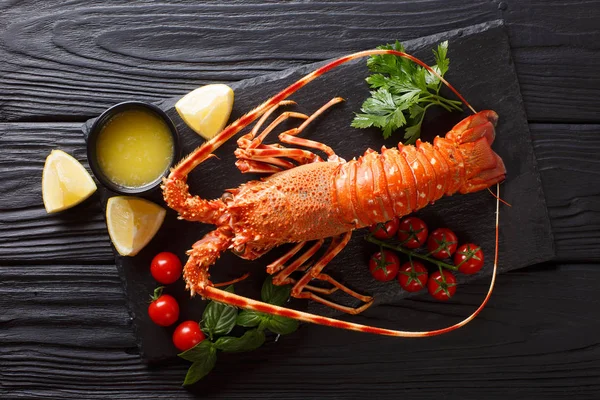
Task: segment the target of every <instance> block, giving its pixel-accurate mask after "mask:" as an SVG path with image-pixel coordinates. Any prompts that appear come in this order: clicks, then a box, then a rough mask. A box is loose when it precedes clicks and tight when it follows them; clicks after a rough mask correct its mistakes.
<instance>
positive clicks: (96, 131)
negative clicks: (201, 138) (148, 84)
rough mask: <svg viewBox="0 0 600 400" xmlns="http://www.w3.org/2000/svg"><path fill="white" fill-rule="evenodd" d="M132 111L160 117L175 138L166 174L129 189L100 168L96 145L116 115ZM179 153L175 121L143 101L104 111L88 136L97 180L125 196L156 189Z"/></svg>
mask: <svg viewBox="0 0 600 400" xmlns="http://www.w3.org/2000/svg"><path fill="white" fill-rule="evenodd" d="M132 109H138V110H144V111H147V112H150V113H152V114H154V115H156V116H157V117H159V118H160V119H161V120H163V121H164V122H165V124H167V127H168V128H169V132H170V133H171V137H172V138H173V159H172V161H171V164H169V166H168V167H167V168H166V169H165V172H164V174H162V175H161V176H159V177H157V178H156V179H155V180H154V181H152V182H149V183H147V184H145V185H143V186H139V187H128V186H123V185H119V184H117V183H115V182H113V181H111V180H110V179H108V177H107V176H106V175H105V174H104V172H103V171H102V168H100V164H99V162H98V158H97V156H96V152H97V150H96V143H97V141H98V137H99V136H100V132H102V129H103V128H104V126H105V125H106V124H107V123H108V122H109V121H110V120H111V119H112V118H113V117H114V116H115V115H117V114H119V113H121V112H124V111H127V110H132ZM179 153H180V145H179V134H178V133H177V128H176V127H175V124H174V123H173V121H171V118H169V116H168V115H167V114H166V113H165V112H164V111H163V110H161V109H160V108H158V107H157V106H155V105H154V104H150V103H144V102H141V101H126V102H123V103H119V104H115V105H114V106H112V107H110V108H109V109H107V110H106V111H104V112H103V113H102V114H101V115H100V116H99V117H98V118H97V119H96V121H94V124H93V125H92V127H91V129H90V133H89V135H88V141H87V157H88V162H89V164H90V168H91V169H92V172H93V173H94V175H95V176H96V178H97V179H98V180H99V181H100V183H102V184H103V185H104V186H106V187H107V188H108V189H110V190H112V191H113V192H116V193H120V194H124V195H132V194H143V193H148V192H150V191H152V190H154V189H156V188H157V187H158V186H159V185H160V183H161V182H162V178H163V177H164V176H165V175H166V174H168V173H169V170H170V169H171V168H172V167H173V165H174V164H175V163H176V162H177V160H178V159H179Z"/></svg>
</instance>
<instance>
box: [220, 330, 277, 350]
mask: <svg viewBox="0 0 600 400" xmlns="http://www.w3.org/2000/svg"><path fill="white" fill-rule="evenodd" d="M264 342H265V334H264V332H262V331H259V330H257V329H251V330H249V331H246V333H244V335H243V336H242V337H239V338H238V337H233V336H223V337H220V338H219V340H217V341H216V342H215V347H216V348H217V349H219V350H223V351H227V352H230V353H234V352H240V351H251V350H254V349H257V348H259V347H260V346H262V345H263V343H264Z"/></svg>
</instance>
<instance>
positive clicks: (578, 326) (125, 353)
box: [0, 264, 600, 399]
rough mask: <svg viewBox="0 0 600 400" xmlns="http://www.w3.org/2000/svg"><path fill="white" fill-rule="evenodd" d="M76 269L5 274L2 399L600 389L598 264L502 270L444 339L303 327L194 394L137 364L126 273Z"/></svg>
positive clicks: (418, 320) (411, 309)
mask: <svg viewBox="0 0 600 400" xmlns="http://www.w3.org/2000/svg"><path fill="white" fill-rule="evenodd" d="M77 271H78V272H77V273H76V274H74V273H73V266H58V265H57V266H54V267H48V266H43V267H36V266H22V267H0V282H2V284H0V309H2V310H8V313H6V311H5V312H4V313H2V314H0V326H1V327H2V335H0V396H2V398H6V399H25V398H42V397H49V398H55V397H57V396H58V397H60V398H62V399H81V398H89V399H104V398H107V397H112V398H136V399H162V398H165V399H167V398H169V399H176V398H177V399H178V398H193V397H195V396H200V397H202V398H227V399H233V398H243V399H250V398H263V399H264V398H266V399H300V398H302V399H305V398H315V397H318V398H331V399H337V398H344V399H354V398H356V399H358V398H364V397H366V396H369V397H373V396H376V397H377V398H385V399H388V398H389V399H392V398H398V397H403V398H410V399H430V398H432V397H440V396H442V397H443V398H446V399H481V398H486V399H505V398H507V397H509V396H510V397H511V398H514V399H535V398H540V396H541V397H543V398H546V399H564V398H566V397H571V396H573V397H576V398H577V399H593V398H596V395H597V393H598V391H599V390H600V380H599V379H598V375H599V373H600V342H599V341H598V336H597V335H592V334H589V332H597V331H598V330H599V329H600V317H599V316H598V313H597V312H596V311H595V310H596V309H597V307H599V306H600V295H599V294H598V290H597V286H598V284H600V270H599V269H598V268H597V265H587V264H582V265H561V266H555V267H545V268H534V269H529V270H522V271H517V272H510V273H507V274H504V275H502V276H501V277H500V279H499V282H498V287H497V290H496V292H495V293H494V296H493V297H492V300H491V302H490V304H489V306H488V307H487V308H486V310H484V312H483V313H482V315H481V317H480V318H478V319H476V320H475V321H474V322H473V323H472V324H470V325H468V326H467V327H465V328H463V329H461V330H459V331H457V332H454V333H452V334H449V335H446V336H441V337H434V338H430V339H424V340H419V339H416V340H403V339H394V338H383V337H376V336H370V335H364V334H358V333H350V332H343V331H339V330H335V329H328V328H322V327H317V326H308V325H304V326H302V327H301V329H300V330H299V331H298V332H297V333H296V334H293V335H290V336H287V337H284V338H282V339H281V340H280V341H279V342H276V343H274V342H271V343H268V344H266V345H265V346H264V347H263V348H261V349H260V350H258V351H254V352H251V353H247V354H243V353H242V354H234V355H227V356H224V355H223V354H219V358H218V362H217V367H216V369H215V370H214V371H213V373H212V374H211V375H209V376H208V377H207V378H206V379H205V380H203V381H201V382H200V383H199V384H197V385H195V386H194V387H193V388H191V392H188V391H185V390H184V389H182V388H181V387H180V384H181V382H182V379H183V376H184V375H185V370H186V365H185V364H177V365H172V366H168V367H162V368H159V369H154V368H148V367H147V366H146V365H144V364H143V363H142V362H141V361H140V359H139V356H138V355H137V354H132V351H131V348H130V346H133V337H132V335H131V331H130V328H129V326H128V316H127V312H126V310H125V308H124V306H123V303H122V298H121V289H120V283H119V282H118V277H117V274H116V270H114V267H113V266H103V265H78V266H77ZM5 283H6V284H5ZM486 288H487V282H479V281H478V282H476V283H473V284H470V285H468V286H464V287H461V288H460V290H459V292H458V294H457V297H456V298H455V299H454V300H453V301H452V302H451V303H450V304H440V303H435V302H432V301H429V300H428V299H427V298H426V297H425V296H420V297H418V298H415V299H412V300H406V301H405V302H403V303H402V304H400V305H398V306H396V307H391V308H389V307H388V308H386V307H383V308H381V310H380V312H381V315H386V316H388V317H390V319H389V320H388V321H387V322H388V323H389V324H390V325H395V326H404V327H412V328H414V327H419V326H420V327H423V326H426V327H432V326H443V325H445V324H448V323H451V322H454V321H456V320H457V319H459V318H460V316H462V315H465V314H466V313H468V312H469V311H470V310H472V309H473V308H474V307H476V305H477V304H478V303H479V301H480V300H481V298H482V296H483V294H484V293H485V291H486ZM9 305H10V307H8V306H9ZM10 309H15V310H17V309H18V310H20V312H13V311H10ZM574 310H577V312H574ZM355 319H356V320H357V321H363V320H364V319H361V318H360V317H358V318H355ZM299 377H301V378H299Z"/></svg>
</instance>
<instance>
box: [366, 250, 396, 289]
mask: <svg viewBox="0 0 600 400" xmlns="http://www.w3.org/2000/svg"><path fill="white" fill-rule="evenodd" d="M399 266H400V259H399V258H398V256H397V255H396V254H395V253H393V252H391V251H389V250H383V251H378V252H377V253H375V254H373V255H372V256H371V259H370V260H369V271H371V275H373V278H375V279H377V280H378V281H381V282H387V281H391V280H392V279H394V278H395V277H396V275H397V274H398V267H399Z"/></svg>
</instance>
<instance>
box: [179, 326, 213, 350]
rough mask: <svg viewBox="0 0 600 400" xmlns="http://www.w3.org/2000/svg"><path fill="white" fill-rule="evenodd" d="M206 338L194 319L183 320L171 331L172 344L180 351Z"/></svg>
mask: <svg viewBox="0 0 600 400" xmlns="http://www.w3.org/2000/svg"><path fill="white" fill-rule="evenodd" d="M205 338H206V336H204V332H202V329H200V324H199V323H198V322H196V321H184V322H182V323H181V324H179V325H178V326H177V328H175V332H173V344H174V345H175V347H177V348H178V349H179V350H180V351H186V350H189V349H191V348H192V347H194V346H195V345H197V344H198V343H200V342H201V341H203V340H204V339H205Z"/></svg>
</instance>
